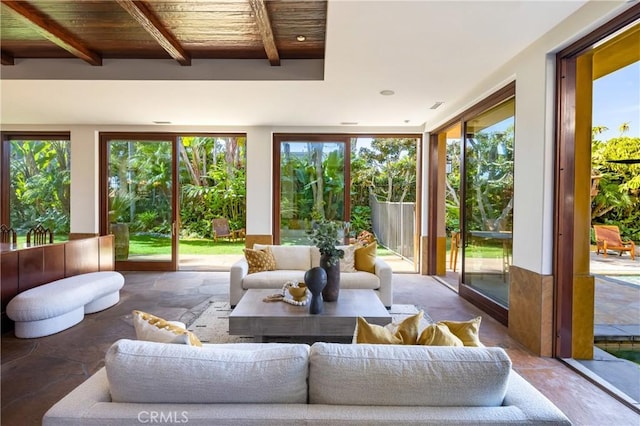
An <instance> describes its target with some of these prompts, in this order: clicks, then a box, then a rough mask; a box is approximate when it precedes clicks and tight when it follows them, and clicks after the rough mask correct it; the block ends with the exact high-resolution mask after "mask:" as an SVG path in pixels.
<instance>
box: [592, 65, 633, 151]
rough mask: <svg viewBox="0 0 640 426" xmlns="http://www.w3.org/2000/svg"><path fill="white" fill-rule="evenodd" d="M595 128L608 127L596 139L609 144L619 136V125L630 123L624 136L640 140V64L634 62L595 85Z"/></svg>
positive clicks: (593, 119) (604, 77)
mask: <svg viewBox="0 0 640 426" xmlns="http://www.w3.org/2000/svg"><path fill="white" fill-rule="evenodd" d="M592 114H593V115H592V117H593V118H592V125H593V126H606V127H608V128H609V130H607V131H606V132H604V133H601V134H600V135H598V136H597V139H598V140H601V141H606V140H609V139H611V138H615V137H618V136H620V130H619V128H620V125H621V124H622V123H625V122H626V123H629V131H628V132H626V133H625V136H629V137H640V62H635V63H633V64H631V65H628V66H626V67H624V68H621V69H619V70H617V71H615V72H612V73H611V74H607V75H605V76H603V77H600V78H599V79H597V80H595V81H594V82H593V113H592Z"/></svg>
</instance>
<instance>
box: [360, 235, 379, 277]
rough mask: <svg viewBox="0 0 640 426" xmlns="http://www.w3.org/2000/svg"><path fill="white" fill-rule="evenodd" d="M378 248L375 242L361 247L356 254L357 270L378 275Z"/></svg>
mask: <svg viewBox="0 0 640 426" xmlns="http://www.w3.org/2000/svg"><path fill="white" fill-rule="evenodd" d="M377 248H378V246H377V244H376V243H375V242H373V243H371V244H369V245H367V246H365V247H359V248H357V249H356V252H355V268H356V269H357V270H358V271H364V272H370V273H372V274H375V273H376V250H377Z"/></svg>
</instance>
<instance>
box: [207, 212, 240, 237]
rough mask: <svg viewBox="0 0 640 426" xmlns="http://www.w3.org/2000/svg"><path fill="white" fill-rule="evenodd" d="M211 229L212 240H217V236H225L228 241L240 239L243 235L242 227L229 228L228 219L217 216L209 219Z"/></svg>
mask: <svg viewBox="0 0 640 426" xmlns="http://www.w3.org/2000/svg"><path fill="white" fill-rule="evenodd" d="M211 229H212V234H213V240H214V241H218V238H226V239H228V240H229V241H236V240H238V239H240V240H242V239H243V238H244V237H245V233H244V229H236V230H233V231H232V230H231V228H230V227H229V219H227V218H218V219H213V220H212V221H211Z"/></svg>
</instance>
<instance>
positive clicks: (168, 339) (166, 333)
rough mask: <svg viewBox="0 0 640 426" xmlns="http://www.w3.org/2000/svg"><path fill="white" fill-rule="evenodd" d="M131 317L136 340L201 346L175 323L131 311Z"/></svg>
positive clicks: (190, 333)
mask: <svg viewBox="0 0 640 426" xmlns="http://www.w3.org/2000/svg"><path fill="white" fill-rule="evenodd" d="M132 317H133V328H134V329H135V331H136V339H138V340H146V341H149V342H159V343H180V344H183V345H191V346H202V343H201V342H200V339H198V337H197V336H196V335H195V334H193V333H192V332H190V331H188V330H187V329H185V328H184V327H179V326H177V325H176V324H175V323H173V324H172V323H171V322H170V321H166V320H164V319H162V318H160V317H157V316H155V315H151V314H149V313H147V312H142V311H133V312H132Z"/></svg>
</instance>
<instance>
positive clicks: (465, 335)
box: [438, 317, 484, 346]
mask: <svg viewBox="0 0 640 426" xmlns="http://www.w3.org/2000/svg"><path fill="white" fill-rule="evenodd" d="M480 321H482V317H476V318H474V319H471V320H469V321H438V324H444V325H446V326H447V328H448V329H449V330H450V331H451V332H452V333H453V334H455V335H456V336H457V337H458V338H459V339H460V340H462V344H463V345H464V346H484V345H483V344H482V343H481V342H480V336H479V332H480Z"/></svg>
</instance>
